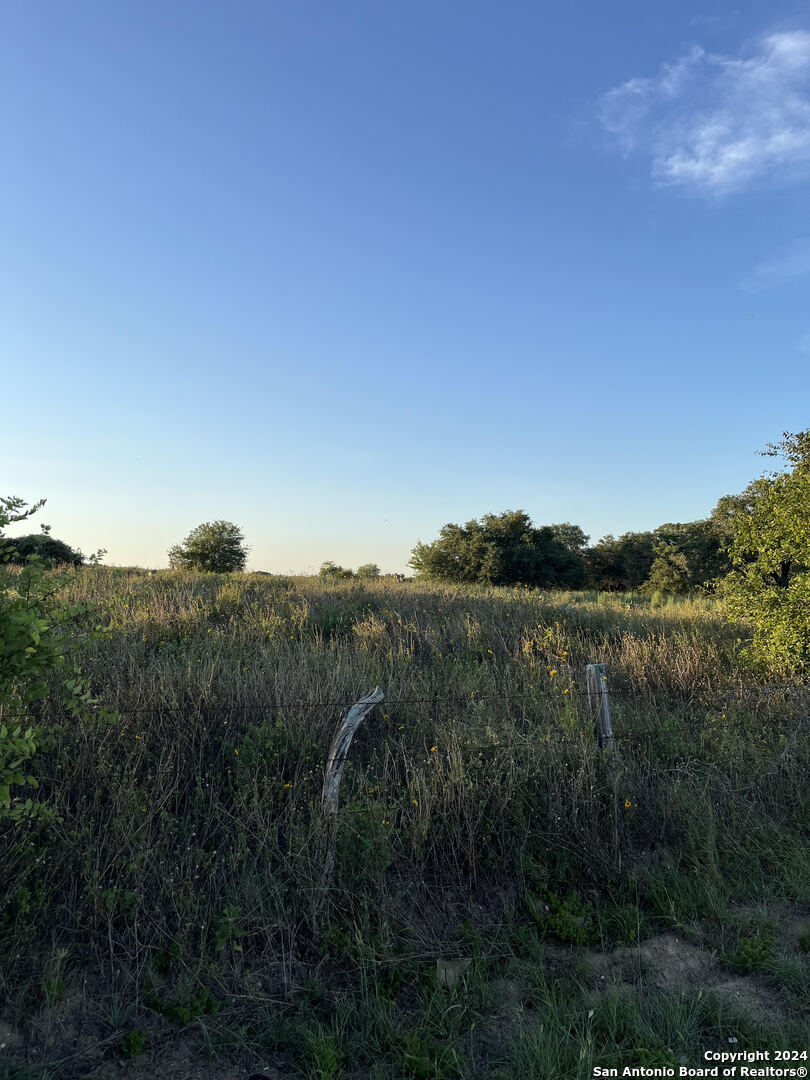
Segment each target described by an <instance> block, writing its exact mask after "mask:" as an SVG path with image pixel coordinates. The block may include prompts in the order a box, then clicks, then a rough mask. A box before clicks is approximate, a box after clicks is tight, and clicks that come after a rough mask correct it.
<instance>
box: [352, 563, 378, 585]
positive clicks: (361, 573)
mask: <svg viewBox="0 0 810 1080" xmlns="http://www.w3.org/2000/svg"><path fill="white" fill-rule="evenodd" d="M357 576H358V577H359V578H365V579H366V580H367V581H373V580H374V579H375V578H378V577H379V576H380V568H379V566H377V564H376V563H373V562H367V563H363V565H362V566H358V567H357Z"/></svg>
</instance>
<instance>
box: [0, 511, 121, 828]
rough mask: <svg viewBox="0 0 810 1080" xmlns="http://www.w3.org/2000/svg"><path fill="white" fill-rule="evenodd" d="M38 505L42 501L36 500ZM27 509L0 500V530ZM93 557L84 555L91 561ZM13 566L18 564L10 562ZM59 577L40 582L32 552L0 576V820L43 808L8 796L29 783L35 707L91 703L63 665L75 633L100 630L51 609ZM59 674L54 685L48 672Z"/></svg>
mask: <svg viewBox="0 0 810 1080" xmlns="http://www.w3.org/2000/svg"><path fill="white" fill-rule="evenodd" d="M43 501H44V500H43ZM42 504H43V503H42V501H41V502H39V503H36V504H35V505H34V506H32V507H30V508H29V509H27V510H26V509H25V507H26V503H25V502H24V501H23V500H22V499H18V498H16V497H14V496H9V497H8V498H0V529H2V528H4V527H5V526H6V525H8V524H10V523H12V522H16V521H24V520H26V519H27V518H29V517H31V515H32V514H34V513H36V511H37V510H38V509H39V508H40V507H41V506H42ZM14 550H15V549H14V548H13V546H12V545H11V544H10V543H7V544H6V546H5V549H4V550H3V552H2V554H0V561H2V562H4V563H9V562H11V561H12V558H14ZM100 554H101V553H98V554H97V555H94V556H92V557H91V562H97V561H98V558H99V556H100ZM15 561H19V559H15ZM66 580H67V579H66V578H63V579H61V580H60V579H59V578H56V579H54V578H53V577H49V578H48V579H47V581H46V580H45V571H44V563H43V559H42V557H41V556H40V555H38V554H31V555H29V556H28V557H27V560H26V562H25V565H24V567H23V569H22V570H21V571H20V572H19V573H17V574H11V573H7V574H5V575H3V577H2V578H0V705H2V706H3V709H4V712H7V714H8V715H9V716H11V717H13V721H12V723H11V724H3V725H2V726H0V819H2V818H10V819H12V820H15V821H19V820H21V819H23V818H26V817H31V816H32V815H34V814H36V813H39V814H40V815H42V814H43V813H45V811H44V810H43V809H42V808H41V807H38V806H36V805H35V804H34V803H33V801H32V800H31V799H30V798H28V799H25V800H22V799H21V798H19V797H15V796H14V795H13V794H12V788H15V787H24V786H26V785H27V786H28V787H31V788H34V787H36V786H37V781H36V779H35V778H34V777H33V776H32V775H31V774H30V773H29V771H28V770H29V768H30V763H31V759H32V758H33V757H34V755H35V753H36V751H37V749H38V748H39V746H40V745H41V742H42V738H43V735H42V732H41V731H40V729H39V728H38V727H37V726H36V725H35V724H33V723H31V719H32V717H31V709H32V706H33V705H34V703H35V702H37V701H41V700H42V699H43V698H45V697H47V696H48V695H49V694H54V693H55V694H56V696H57V697H58V698H59V699H60V700H61V701H62V704H63V705H64V706H65V707H66V708H68V710H69V711H70V712H72V713H73V714H74V716H77V717H78V716H79V715H80V714H81V712H82V710H83V708H84V707H85V706H87V705H88V704H90V703H91V702H92V699H91V697H90V690H89V687H88V685H87V683H86V681H85V680H84V679H83V678H82V675H81V670H80V669H79V668H78V667H77V666H76V665H71V664H69V663H68V660H67V656H68V654H69V652H70V650H71V647H72V646H73V645H74V643H75V641H74V638H75V633H76V631H77V630H78V631H81V632H82V633H85V634H86V633H87V631H88V630H89V631H90V634H91V636H92V635H93V634H97V633H99V632H100V628H99V627H97V626H93V625H92V622H91V619H92V616H93V612H92V611H91V610H90V609H89V608H87V607H85V606H83V605H81V604H76V605H72V606H59V605H58V603H57V602H56V601H55V594H56V593H57V592H58V590H59V588H60V586H62V585H64V584H65V583H66ZM60 673H61V674H62V676H63V679H62V681H61V683H57V685H56V686H55V687H54V683H53V676H54V674H60Z"/></svg>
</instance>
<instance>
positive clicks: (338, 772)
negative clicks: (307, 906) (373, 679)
mask: <svg viewBox="0 0 810 1080" xmlns="http://www.w3.org/2000/svg"><path fill="white" fill-rule="evenodd" d="M384 697H385V695H384V694H383V692H382V690H381V689H380V688H379V686H376V687H375V688H374V689H373V690H372V691H371V693H370V694H366V696H365V697H363V698H360V700H359V701H358V702H357V703H356V704H354V705H352V707H351V708H350V709H349V711H348V712H347V713H346V715H345V716H344V717H343V719H342V720H341V722H340V724H339V725H338V729H337V731H336V732H335V737H334V739H333V740H332V746H331V747H330V749H329V757H328V758H327V760H326V769H325V771H324V778H323V792H322V794H321V806H322V808H323V814H324V818H325V823H326V834H325V837H324V848H323V893H322V899H323V898H325V896H326V890H327V889H328V888H329V885H330V883H331V881H332V874H333V873H334V870H335V840H336V834H337V812H338V794H339V791H340V781H341V778H342V776H343V767H344V765H345V764H346V756H347V754H348V753H349V747H350V746H351V744H352V739H353V738H354V733H355V731H357V729H358V728H359V727H360V724H361V723H362V721H363V719H364V718H365V717H366V716H367V714H368V713H370V712H371V710H372V709H373V708H374V706H375V705H379V703H380V702H381V701H382V700H383V698H384Z"/></svg>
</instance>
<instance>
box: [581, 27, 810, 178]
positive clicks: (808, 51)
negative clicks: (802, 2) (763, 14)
mask: <svg viewBox="0 0 810 1080" xmlns="http://www.w3.org/2000/svg"><path fill="white" fill-rule="evenodd" d="M600 117H601V121H602V123H603V125H604V127H605V128H606V129H607V131H608V132H610V133H611V135H613V136H614V137H615V139H616V140H617V141H618V144H619V146H620V147H621V148H622V150H623V151H624V153H626V154H630V153H633V152H638V153H642V154H644V155H646V156H648V157H649V159H650V171H651V176H652V179H653V180H654V182H655V183H657V184H661V185H664V184H666V185H677V186H680V187H683V188H686V189H691V190H693V191H700V192H706V193H709V194H713V195H723V194H726V193H729V192H732V191H735V190H740V189H742V188H745V187H747V186H749V185H751V184H752V183H754V182H756V181H758V180H764V179H766V178H770V177H771V176H773V175H775V174H778V175H780V176H782V177H786V178H789V177H796V176H806V175H807V174H808V173H810V32H808V31H805V30H790V31H782V32H780V33H774V34H769V35H767V36H766V37H763V38H762V39H760V41H759V42H758V44H757V46H756V48H755V49H754V50H753V51H752V52H751V54H750V55H747V56H739V57H736V56H726V55H723V54H721V53H713V52H707V51H706V50H705V49H703V48H701V47H700V46H694V47H693V48H692V49H691V50H690V51H689V52H687V53H686V54H685V55H684V56H682V57H680V59H678V60H676V61H674V62H672V63H665V64H662V65H661V67H660V69H659V71H658V74H657V75H655V76H654V77H652V78H642V77H636V78H632V79H630V80H628V81H627V82H625V83H622V84H621V85H620V86H616V87H614V88H613V89H612V90H608V92H607V93H606V94H603V95H602V98H601V101H600Z"/></svg>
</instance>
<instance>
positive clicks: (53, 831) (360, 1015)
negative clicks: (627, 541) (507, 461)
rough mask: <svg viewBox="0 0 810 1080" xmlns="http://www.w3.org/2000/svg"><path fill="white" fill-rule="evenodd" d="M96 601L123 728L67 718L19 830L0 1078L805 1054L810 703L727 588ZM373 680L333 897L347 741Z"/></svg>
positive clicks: (13, 840)
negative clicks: (608, 721)
mask: <svg viewBox="0 0 810 1080" xmlns="http://www.w3.org/2000/svg"><path fill="white" fill-rule="evenodd" d="M5 572H6V573H11V572H12V571H9V570H7V571H5ZM74 581H75V583H74V585H73V586H72V595H71V597H70V599H71V600H80V601H84V600H87V601H90V602H92V603H95V604H97V605H99V607H100V608H101V609H102V611H103V615H104V619H105V621H107V622H109V624H110V627H111V631H110V634H109V636H108V637H107V638H106V639H103V640H97V641H88V642H87V644H86V646H85V649H86V653H85V656H84V657H83V660H82V666H83V669H84V671H85V673H86V674H89V675H90V677H91V678H92V683H93V687H94V691H95V692H96V694H97V696H98V697H99V699H100V701H101V703H102V704H103V705H104V706H106V707H110V708H113V709H115V710H117V719H115V720H114V721H109V720H103V719H101V718H95V719H92V720H90V721H88V722H86V723H83V724H80V725H77V724H76V723H75V722H73V721H67V720H66V719H65V717H64V716H61V715H59V714H58V712H56V711H55V708H54V706H52V705H48V704H47V703H46V704H45V705H44V706H43V708H42V716H41V720H42V723H43V726H44V727H45V728H46V730H47V731H48V732H49V733H50V744H49V746H48V747H47V749H46V751H45V752H43V753H40V754H39V756H38V758H37V759H36V761H37V765H36V768H37V773H38V776H39V780H40V788H39V792H38V796H39V799H40V800H41V801H42V802H44V803H46V804H47V805H48V806H50V807H52V808H53V809H54V810H55V811H56V813H57V814H58V820H56V821H41V822H37V823H29V824H23V825H13V824H10V823H7V822H6V823H0V844H1V845H2V865H0V903H2V907H0V933H1V934H2V937H1V939H0V993H1V994H2V1002H3V1003H2V1009H0V1015H2V1017H3V1021H4V1024H5V1025H6V1028H5V1029H6V1033H7V1036H6V1041H8V1043H9V1047H10V1056H9V1061H14V1062H16V1063H17V1064H15V1065H8V1066H6V1069H7V1071H6V1072H4V1071H3V1069H4V1066H3V1065H2V1064H0V1077H9V1076H16V1077H22V1076H31V1077H38V1076H40V1075H42V1074H41V1072H40V1071H39V1069H38V1067H39V1066H40V1065H46V1066H48V1068H49V1069H50V1075H52V1076H54V1077H56V1076H59V1077H62V1076H92V1077H97V1078H99V1080H101V1078H103V1077H108V1076H111V1075H113V1074H114V1073H115V1072H116V1071H117V1070H118V1068H119V1067H120V1063H121V1062H123V1061H126V1062H127V1063H128V1064H127V1068H128V1071H129V1074H130V1076H132V1077H140V1076H144V1077H145V1076H160V1075H162V1074H161V1072H160V1069H159V1062H160V1061H161V1060H163V1061H166V1060H168V1059H167V1055H170V1053H171V1052H172V1051H171V1047H173V1046H176V1045H177V1043H178V1040H184V1045H186V1046H188V1047H189V1048H190V1049H189V1053H192V1052H193V1053H197V1052H198V1051H199V1052H200V1053H204V1054H207V1055H208V1056H209V1058H210V1059H211V1060H212V1061H213V1064H212V1065H211V1067H210V1068H211V1070H212V1071H210V1073H209V1072H206V1071H205V1069H206V1068H207V1066H205V1064H204V1062H205V1060H206V1058H205V1057H200V1058H199V1060H198V1059H196V1058H195V1060H198V1064H197V1065H195V1066H194V1067H193V1068H195V1069H197V1070H198V1071H196V1072H195V1071H188V1072H187V1073H185V1072H182V1071H180V1072H177V1075H183V1076H185V1075H188V1076H195V1077H197V1076H199V1077H202V1076H209V1075H210V1076H211V1077H213V1076H230V1075H231V1072H228V1069H233V1070H234V1071H233V1075H234V1076H236V1075H239V1074H240V1073H239V1072H238V1071H236V1070H238V1069H242V1070H244V1069H245V1068H247V1069H248V1072H250V1071H251V1069H252V1070H253V1071H255V1072H260V1073H263V1075H266V1076H288V1075H290V1076H291V1075H296V1074H301V1075H305V1076H311V1077H321V1078H327V1080H328V1078H331V1077H338V1076H346V1077H360V1076H374V1077H378V1078H383V1077H391V1078H394V1077H415V1078H431V1077H435V1078H441V1077H448V1078H449V1077H465V1078H466V1077H479V1076H480V1077H492V1078H495V1077H499V1078H501V1080H506V1078H508V1077H514V1078H518V1077H529V1076H532V1077H534V1076H536V1077H544V1078H545V1077H548V1078H554V1080H565V1078H569V1077H571V1078H574V1077H583V1078H584V1077H586V1076H592V1075H593V1067H594V1066H595V1065H601V1066H603V1067H608V1066H616V1065H621V1066H624V1065H627V1064H630V1065H633V1064H640V1065H643V1064H651V1065H666V1064H674V1065H676V1066H677V1064H678V1062H679V1061H680V1060H681V1059H682V1058H683V1059H684V1060H688V1061H689V1063H690V1064H692V1065H699V1064H702V1063H703V1062H702V1060H701V1055H702V1052H703V1051H704V1050H706V1049H722V1050H727V1049H729V1047H730V1046H731V1047H732V1048H733V1049H737V1050H740V1049H745V1048H751V1049H767V1048H768V1047H773V1048H780V1049H785V1048H788V1049H799V1050H801V1049H806V1048H807V1046H808V1041H807V1032H806V1030H805V1029H803V1028H802V1015H803V1014H806V1011H807V1009H808V1006H810V997H809V996H808V982H809V981H810V980H809V979H808V976H810V965H809V964H808V953H807V949H808V948H810V921H808V916H810V846H808V836H809V835H810V809H809V806H808V799H807V794H806V790H807V771H806V770H807V765H808V760H809V759H810V754H809V753H808V751H810V708H808V706H810V693H808V690H807V687H806V686H801V685H785V684H778V685H776V684H770V685H769V684H762V685H758V686H755V685H752V681H751V676H750V675H749V674H748V673H747V672H746V670H745V669H744V667H743V666H742V662H741V661H740V660H739V659H738V657H739V651H740V644H741V643H742V642H744V641H745V640H746V639H747V637H748V634H747V631H746V628H745V627H741V626H740V625H734V624H731V623H729V622H728V621H727V620H726V619H725V618H724V617H723V613H722V611H721V610H720V609H719V607H718V606H717V604H716V603H715V602H714V601H712V600H710V599H703V600H699V601H694V602H688V601H682V602H679V603H677V604H674V603H669V604H664V605H662V604H660V603H656V604H653V603H652V602H651V601H650V600H648V599H641V598H639V597H635V596H630V595H627V596H621V595H614V596H606V595H605V594H600V595H596V594H587V593H569V594H561V593H556V594H549V593H545V594H542V593H539V592H534V591H530V590H526V589H514V590H512V589H484V588H481V589H461V588H449V587H432V586H427V585H422V584H418V583H415V582H412V583H401V584H399V583H395V582H388V581H379V582H372V583H368V584H365V585H360V584H358V583H357V582H343V583H338V584H334V585H331V586H330V585H324V584H323V583H322V582H320V581H319V580H317V579H309V578H296V579H288V578H281V577H264V576H259V575H251V574H245V575H204V576H200V575H194V574H189V573H181V572H161V573H158V574H156V575H152V576H150V575H147V574H146V573H145V572H143V571H136V570H116V569H103V568H89V569H87V570H85V571H83V572H81V573H77V575H76V577H75V579H74ZM654 599H657V598H654ZM596 661H600V662H603V663H605V664H606V666H607V672H608V677H609V687H610V693H611V703H612V712H613V726H614V730H615V732H616V736H617V744H616V745H617V749H616V751H615V753H613V754H606V753H604V752H602V751H600V750H599V748H598V746H597V745H596V742H595V740H594V732H593V719H594V718H593V714H592V711H591V708H590V705H589V702H588V699H587V696H586V695H585V694H584V690H585V674H584V669H585V665H586V664H588V663H591V662H596ZM376 685H379V686H380V687H381V688H382V690H383V691H384V693H385V700H384V702H383V703H382V705H380V706H378V707H377V708H376V709H375V710H374V711H373V712H372V713H371V714H370V716H369V718H368V720H367V721H366V722H365V724H364V725H363V726H362V727H361V729H360V731H359V733H358V735H357V736H356V738H355V741H354V743H353V745H352V748H351V752H350V755H349V765H348V767H347V770H346V773H345V775H344V780H343V786H342V788H341V809H340V818H339V825H338V833H337V864H336V873H335V878H334V880H333V882H332V883H331V885H330V887H329V889H328V891H327V892H326V893H325V892H324V889H323V875H322V855H323V851H322V843H323V837H324V828H323V821H322V814H321V805H320V798H321V786H322V781H323V768H324V762H325V758H326V753H327V751H328V748H329V744H330V741H331V738H332V735H333V733H334V731H335V728H336V726H337V724H338V722H339V720H340V718H341V716H342V715H343V713H344V712H345V709H346V708H347V707H348V706H349V705H351V704H352V703H353V702H354V701H355V700H357V698H359V697H361V696H362V695H363V694H365V693H366V692H368V691H369V690H371V689H372V688H373V687H374V686H376ZM2 722H3V717H2V714H1V713H0V723H2ZM667 948H669V949H670V950H673V952H672V956H671V964H669V966H668V962H667V961H666V959H664V960H663V961H662V960H661V956H662V955H663V954H664V953H665V952H666V949H667ZM656 950H657V951H656ZM662 950H663V951H662ZM689 950H692V951H691V953H690V952H689ZM659 954H660V955H659ZM687 956H691V957H692V960H690V961H689V962H687V961H686V960H685V957H687ZM452 960H459V961H462V962H461V963H459V964H458V965H456V967H455V968H451V969H445V968H444V967H442V964H443V963H444V962H446V961H452ZM437 961H439V962H440V965H439V968H438V969H437ZM466 961H469V964H466ZM656 965H657V966H656ZM690 965H691V966H690ZM701 965H702V966H701ZM687 968H688V969H689V970H688V971H687V970H686V969H687ZM462 969H463V973H462ZM682 969H683V970H682ZM445 970H449V974H447V975H445V976H443V975H442V974H441V972H442V971H445ZM668 972H670V973H671V975H672V977H670V975H669V974H668ZM678 972H680V975H678V977H675V976H676V974H677V973H678ZM690 972H691V974H690ZM456 974H458V981H457V982H456V984H455V985H452V986H450V985H443V983H444V982H445V981H447V979H449V981H450V982H453V981H454V979H455V978H456ZM692 976H694V977H692ZM725 984H728V987H726V986H725ZM728 990H731V991H735V990H736V994H735V993H734V992H727V991H728ZM1 1036H2V1031H0V1042H2V1041H3V1038H2V1037H1ZM729 1039H736V1040H738V1041H737V1042H736V1043H733V1044H729V1041H728V1040H729ZM23 1061H27V1062H28V1067H30V1069H31V1071H30V1072H29V1071H26V1070H25V1069H23V1068H22V1065H21V1063H22V1062H23ZM156 1063H158V1064H156ZM805 1064H806V1063H805ZM18 1066H19V1067H18ZM189 1068H191V1066H190V1067H189ZM139 1069H143V1071H142V1072H140V1071H138V1070H139ZM167 1075H168V1073H167ZM241 1075H245V1074H244V1071H242V1072H241Z"/></svg>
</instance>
